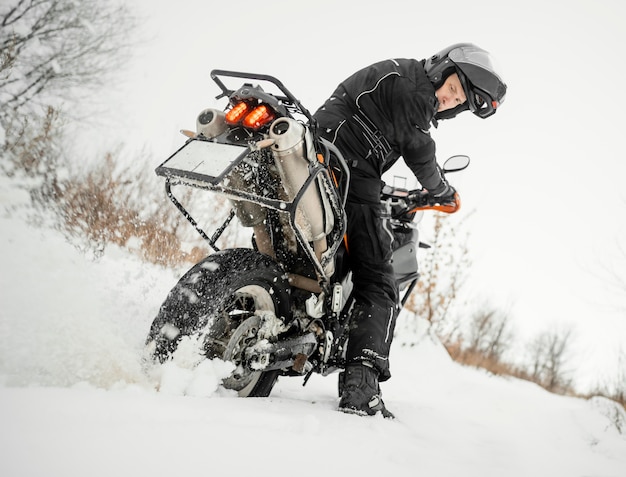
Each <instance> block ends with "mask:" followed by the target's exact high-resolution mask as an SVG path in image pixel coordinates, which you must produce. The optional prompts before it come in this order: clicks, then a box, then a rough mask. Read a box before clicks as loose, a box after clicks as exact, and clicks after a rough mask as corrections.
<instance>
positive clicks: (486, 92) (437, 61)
mask: <svg viewBox="0 0 626 477" xmlns="http://www.w3.org/2000/svg"><path fill="white" fill-rule="evenodd" d="M424 69H425V70H426V74H427V75H428V79H430V81H431V83H433V85H435V88H439V87H441V85H442V84H443V82H444V81H445V79H446V78H447V77H448V76H450V75H451V74H452V73H457V74H458V75H459V79H460V81H461V84H462V85H463V89H464V90H465V96H466V97H467V103H464V104H462V105H459V106H457V107H456V108H453V109H451V110H448V111H443V112H442V113H437V115H435V118H436V119H448V118H451V117H454V116H456V115H457V114H458V113H459V112H461V111H464V110H467V109H470V110H471V111H472V112H473V113H474V114H475V115H476V116H478V117H481V118H488V117H489V116H491V115H493V114H495V112H496V109H497V108H498V106H500V104H502V102H503V101H504V97H505V95H506V84H504V82H503V81H502V79H501V78H500V76H499V75H498V74H497V73H496V72H495V69H494V67H493V60H492V57H491V55H490V54H489V53H488V52H487V51H485V50H483V49H482V48H479V47H477V46H476V45H473V44H471V43H457V44H455V45H452V46H449V47H448V48H446V49H444V50H442V51H440V52H439V53H437V54H436V55H434V56H432V57H430V58H429V59H427V60H426V62H425V64H424Z"/></svg>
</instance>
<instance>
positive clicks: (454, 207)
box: [409, 192, 461, 214]
mask: <svg viewBox="0 0 626 477" xmlns="http://www.w3.org/2000/svg"><path fill="white" fill-rule="evenodd" d="M460 208H461V198H460V197H459V194H458V192H455V193H454V202H451V203H450V202H449V203H447V204H435V205H424V206H422V207H415V208H414V209H411V210H410V211H409V213H410V214H412V213H413V212H417V211H418V210H436V211H439V212H445V213H446V214H454V213H455V212H457V211H458V210H459V209H460Z"/></svg>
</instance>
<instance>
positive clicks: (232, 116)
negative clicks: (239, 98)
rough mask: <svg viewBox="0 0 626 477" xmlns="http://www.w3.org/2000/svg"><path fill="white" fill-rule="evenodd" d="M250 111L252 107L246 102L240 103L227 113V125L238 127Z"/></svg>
mask: <svg viewBox="0 0 626 477" xmlns="http://www.w3.org/2000/svg"><path fill="white" fill-rule="evenodd" d="M249 109H250V105H248V103H245V102H241V103H238V104H236V105H234V106H233V107H232V109H231V110H230V111H228V112H227V113H226V124H230V125H236V124H239V123H240V122H241V120H242V119H243V118H244V117H245V115H246V114H247V113H248V111H249Z"/></svg>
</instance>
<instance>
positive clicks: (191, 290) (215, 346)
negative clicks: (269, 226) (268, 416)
mask: <svg viewBox="0 0 626 477" xmlns="http://www.w3.org/2000/svg"><path fill="white" fill-rule="evenodd" d="M289 290H290V287H289V283H288V281H287V279H286V277H285V274H284V272H283V271H282V270H281V269H280V267H279V266H278V264H277V263H276V262H275V261H274V260H273V259H271V258H270V257H268V256H266V255H262V254H260V253H258V252H256V251H254V250H251V249H229V250H224V251H221V252H217V253H215V254H212V255H210V256H208V257H207V258H205V259H204V260H202V261H201V262H199V263H198V264H196V265H195V266H194V267H192V268H191V269H190V270H189V271H188V272H187V273H186V274H185V275H184V276H183V277H182V278H181V279H180V280H179V282H178V283H177V284H176V286H175V287H174V288H173V289H172V290H171V291H170V293H169V294H168V296H167V298H166V300H165V302H164V303H163V304H162V305H161V308H160V310H159V313H158V315H157V317H156V318H155V319H154V321H153V323H152V326H151V328H150V332H149V334H148V337H147V339H146V345H147V347H148V349H149V350H150V353H151V354H152V356H153V358H154V359H155V360H158V361H160V362H165V361H166V360H168V359H170V358H171V357H172V355H173V354H174V352H175V351H176V349H177V348H178V344H179V343H180V340H181V339H182V338H183V337H184V336H195V335H198V336H200V337H201V339H202V342H203V343H204V345H203V346H204V349H203V352H204V354H205V356H206V357H207V359H212V358H220V359H226V360H233V362H234V364H235V365H236V366H237V370H236V371H235V372H233V374H232V375H231V376H230V377H229V378H227V379H225V380H224V382H223V384H224V386H225V387H227V388H229V389H234V390H236V391H237V392H238V394H239V396H241V397H266V396H269V394H270V392H271V391H272V388H273V387H274V384H275V383H276V380H277V378H278V375H279V373H280V371H278V370H275V371H267V372H263V371H246V370H243V368H242V367H241V366H239V365H240V364H241V363H240V362H238V360H237V356H235V355H234V354H233V351H232V349H233V346H235V347H237V346H239V344H238V343H233V340H242V339H244V338H242V336H241V333H242V330H243V331H245V332H246V333H248V335H250V334H251V333H250V330H247V329H246V326H248V327H249V326H250V325H249V324H248V325H246V322H248V323H250V322H251V321H250V318H251V317H254V316H255V315H258V314H259V312H261V313H266V312H270V313H274V314H275V315H276V317H278V318H280V319H282V320H288V319H289V310H290V306H289V293H290V291H289ZM245 339H248V338H245ZM252 339H253V338H252Z"/></svg>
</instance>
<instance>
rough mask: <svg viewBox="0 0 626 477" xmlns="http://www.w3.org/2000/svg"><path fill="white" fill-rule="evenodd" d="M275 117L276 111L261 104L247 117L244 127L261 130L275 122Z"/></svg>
mask: <svg viewBox="0 0 626 477" xmlns="http://www.w3.org/2000/svg"><path fill="white" fill-rule="evenodd" d="M275 117H276V115H275V114H274V111H272V109H271V108H270V107H269V106H267V105H265V104H261V105H260V106H257V107H256V108H254V109H253V110H252V112H250V113H249V114H248V115H246V117H245V119H244V120H243V125H244V126H245V127H247V128H250V129H259V128H260V127H262V126H265V125H266V124H268V123H269V122H271V121H273V120H274V118H275Z"/></svg>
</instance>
